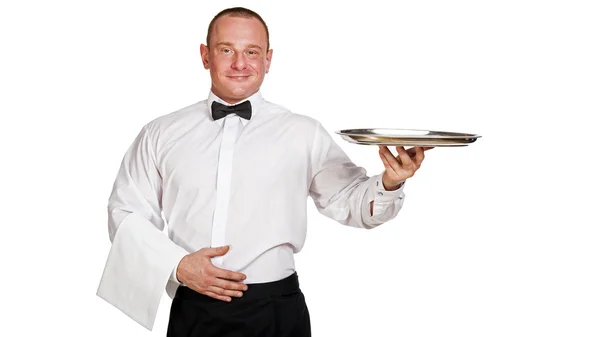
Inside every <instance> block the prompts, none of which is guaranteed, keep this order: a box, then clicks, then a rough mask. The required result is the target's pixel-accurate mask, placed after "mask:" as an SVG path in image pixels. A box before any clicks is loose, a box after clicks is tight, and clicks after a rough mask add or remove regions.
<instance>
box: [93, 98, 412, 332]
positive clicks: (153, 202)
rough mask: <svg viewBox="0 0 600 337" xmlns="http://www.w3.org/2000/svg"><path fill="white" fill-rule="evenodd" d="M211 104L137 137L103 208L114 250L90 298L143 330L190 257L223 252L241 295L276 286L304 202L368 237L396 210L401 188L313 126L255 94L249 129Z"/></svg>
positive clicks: (299, 232)
mask: <svg viewBox="0 0 600 337" xmlns="http://www.w3.org/2000/svg"><path fill="white" fill-rule="evenodd" d="M215 100H216V101H218V102H221V103H224V102H223V101H222V100H220V99H219V98H218V97H216V96H215V95H214V94H213V93H212V92H211V93H210V94H209V97H208V99H207V100H203V101H200V102H198V103H196V104H193V105H191V106H188V107H186V108H183V109H181V110H178V111H175V112H172V113H170V114H166V115H163V116H161V117H158V118H156V119H154V120H152V121H150V122H149V123H147V124H146V125H144V127H143V128H142V129H141V131H140V133H139V134H138V135H137V137H136V139H135V141H134V142H133V143H132V144H131V146H130V147H129V148H128V150H127V151H126V153H125V156H124V158H123V161H122V163H121V166H120V169H119V172H118V174H117V177H116V180H115V182H114V185H113V190H112V193H111V195H110V198H109V202H108V230H109V238H110V240H111V242H112V246H111V249H110V251H109V253H108V258H107V261H106V266H105V268H104V272H103V274H102V278H101V280H100V284H99V287H98V291H97V295H98V296H99V297H101V298H103V299H104V300H106V301H107V302H108V303H110V304H112V305H113V306H115V307H116V308H118V309H119V310H121V311H122V312H123V313H125V314H127V315H128V316H129V317H131V318H132V319H133V320H135V321H136V322H138V323H139V324H141V325H142V326H144V327H146V328H147V329H148V330H152V327H153V325H154V320H155V318H156V313H157V310H158V305H159V303H160V299H161V297H162V294H163V291H164V289H165V287H166V292H167V294H168V295H169V297H171V298H173V297H174V295H175V291H176V289H177V287H178V286H179V283H178V282H177V281H176V279H175V270H176V267H177V265H178V264H179V261H180V260H181V259H182V258H183V257H184V256H185V255H187V254H189V253H193V252H196V251H198V250H200V249H201V248H204V247H218V246H223V245H231V247H230V250H229V251H228V252H227V254H225V255H224V256H223V257H222V258H213V263H215V264H217V265H219V266H220V267H221V268H225V269H229V270H233V271H237V272H241V273H244V274H246V276H247V278H246V280H245V281H244V283H259V282H270V281H275V280H280V279H283V278H285V277H287V276H289V275H291V274H292V273H293V272H294V271H295V266H294V256H293V254H294V253H297V252H299V251H300V250H301V249H302V247H303V245H304V241H305V237H306V230H307V223H306V222H307V221H306V216H307V212H306V206H307V198H308V197H309V196H310V197H311V198H312V199H313V201H314V204H315V206H316V207H317V209H318V211H319V212H320V213H322V214H324V215H325V216H327V217H329V218H331V219H334V220H335V221H337V222H339V223H341V224H343V225H347V226H353V227H358V228H367V229H370V228H374V227H376V226H378V225H380V224H382V223H384V222H386V221H389V220H390V219H392V218H394V217H395V216H396V215H397V214H398V212H399V211H400V208H401V207H402V204H403V198H404V192H403V189H404V185H403V186H402V187H401V188H399V189H397V190H394V191H386V190H385V189H384V188H383V184H382V182H381V177H382V175H381V174H378V175H375V176H372V177H369V176H367V175H366V170H365V169H364V168H362V167H358V166H356V165H355V164H354V163H353V162H352V161H351V160H350V159H349V158H348V156H347V155H346V154H345V153H344V152H343V150H342V149H341V148H340V147H339V146H338V145H337V143H336V142H335V141H334V140H333V138H332V137H331V136H330V135H329V133H328V132H327V131H326V129H325V128H324V127H323V126H322V125H321V124H320V123H319V122H318V121H316V120H315V119H313V118H310V117H308V116H304V115H300V114H296V113H292V112H290V111H289V110H287V109H285V108H284V107H282V106H279V105H276V104H273V103H270V102H268V101H266V100H264V99H263V98H262V96H261V94H260V93H256V94H255V95H253V96H252V97H250V98H249V100H250V102H251V104H252V118H251V119H250V120H249V121H248V120H246V119H243V118H240V117H238V116H237V115H228V116H227V117H225V118H222V119H220V120H217V121H213V119H212V117H211V112H210V106H211V104H212V102H213V101H215ZM224 104H225V103H224ZM223 124H225V126H223ZM372 200H374V207H373V215H371V214H370V201H372ZM161 212H162V213H161ZM163 216H164V219H163ZM165 222H166V223H167V224H168V236H167V235H164V234H163V233H162V230H163V228H164V226H165Z"/></svg>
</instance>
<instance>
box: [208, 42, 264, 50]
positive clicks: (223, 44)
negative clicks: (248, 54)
mask: <svg viewBox="0 0 600 337" xmlns="http://www.w3.org/2000/svg"><path fill="white" fill-rule="evenodd" d="M217 46H228V47H233V43H231V42H219V43H217ZM247 47H248V48H258V49H260V50H262V48H261V47H260V46H259V45H257V44H249V45H248V46H247Z"/></svg>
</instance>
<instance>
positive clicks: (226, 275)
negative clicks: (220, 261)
mask: <svg viewBox="0 0 600 337" xmlns="http://www.w3.org/2000/svg"><path fill="white" fill-rule="evenodd" d="M211 269H212V270H211V271H212V273H211V274H212V276H215V277H218V278H222V279H226V280H233V281H243V280H245V279H246V275H245V274H242V273H237V272H234V271H231V270H227V269H221V268H219V267H215V266H214V265H213V268H211Z"/></svg>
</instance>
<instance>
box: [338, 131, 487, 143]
mask: <svg viewBox="0 0 600 337" xmlns="http://www.w3.org/2000/svg"><path fill="white" fill-rule="evenodd" d="M336 133H337V134H339V135H340V136H342V139H344V140H346V141H348V142H350V143H354V144H363V145H387V146H433V147H438V146H467V145H469V144H471V143H473V142H475V141H476V140H477V138H480V137H481V136H479V135H475V134H471V133H459V132H444V131H430V130H416V129H386V128H381V129H346V130H339V131H336Z"/></svg>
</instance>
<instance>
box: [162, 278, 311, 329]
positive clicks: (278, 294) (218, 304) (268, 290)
mask: <svg viewBox="0 0 600 337" xmlns="http://www.w3.org/2000/svg"><path fill="white" fill-rule="evenodd" d="M310 335H311V329H310V316H309V312H308V308H307V306H306V302H305V299H304V294H303V293H302V291H301V290H300V286H299V282H298V275H297V273H294V274H292V275H290V276H289V277H287V278H285V279H283V280H280V281H275V282H268V283H255V284H248V290H246V291H245V292H244V295H243V296H242V297H235V298H233V297H232V298H231V302H224V301H221V300H217V299H214V298H212V297H209V296H206V295H203V294H200V293H197V292H195V291H194V290H191V289H190V288H188V287H184V286H180V287H179V288H178V289H177V292H176V293H175V297H174V298H173V302H172V305H171V312H170V317H169V325H168V328H167V337H184V336H185V337H254V336H256V337H310Z"/></svg>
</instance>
